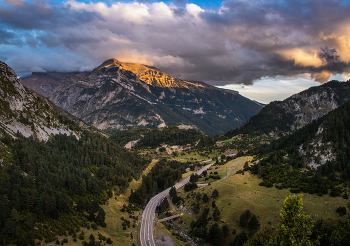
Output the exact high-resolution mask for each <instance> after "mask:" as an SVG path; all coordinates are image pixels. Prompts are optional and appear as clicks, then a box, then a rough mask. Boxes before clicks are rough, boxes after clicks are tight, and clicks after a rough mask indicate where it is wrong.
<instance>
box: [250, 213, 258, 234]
mask: <svg viewBox="0 0 350 246" xmlns="http://www.w3.org/2000/svg"><path fill="white" fill-rule="evenodd" d="M259 227H260V223H259V220H258V218H257V217H256V215H255V214H254V215H253V216H252V218H251V219H250V221H249V223H248V228H249V229H250V230H252V231H256V230H258V229H259Z"/></svg>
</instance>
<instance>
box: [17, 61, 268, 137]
mask: <svg viewBox="0 0 350 246" xmlns="http://www.w3.org/2000/svg"><path fill="white" fill-rule="evenodd" d="M21 82H22V83H23V84H24V85H27V86H29V87H30V88H32V89H33V90H36V91H37V92H38V93H40V94H42V95H44V96H47V97H48V98H49V99H50V100H51V101H52V102H54V103H55V104H56V105H57V106H59V107H60V108H62V109H64V110H66V111H68V112H69V113H71V114H73V115H75V116H77V117H79V118H81V119H83V120H85V121H86V122H88V123H91V124H93V125H94V126H96V127H97V128H99V129H107V128H111V129H120V130H127V129H132V128H141V127H151V128H155V127H162V126H166V125H179V124H185V125H191V126H194V127H196V128H198V129H199V130H201V131H203V132H204V133H206V134H208V135H216V134H220V133H223V132H225V131H228V130H230V129H232V128H236V127H238V126H240V125H242V124H243V123H244V122H245V121H247V120H248V119H249V118H250V117H251V116H253V115H255V114H257V113H258V112H259V111H260V109H261V108H262V105H260V104H259V103H257V102H254V101H251V100H249V99H247V98H245V97H243V96H241V95H240V94H239V93H238V92H236V91H231V90H222V89H218V88H215V87H213V86H210V85H207V84H205V83H202V82H189V81H183V80H180V79H178V78H175V77H173V76H171V75H168V74H166V73H165V72H163V71H161V70H159V69H157V68H155V67H150V66H145V65H139V64H132V63H122V62H119V61H117V60H115V59H111V60H108V61H106V62H104V63H103V64H101V65H100V66H99V67H97V68H95V69H94V70H93V71H92V72H89V73H86V72H84V73H71V74H60V73H47V74H46V73H33V74H32V75H31V76H30V77H28V78H26V79H24V80H22V81H21Z"/></svg>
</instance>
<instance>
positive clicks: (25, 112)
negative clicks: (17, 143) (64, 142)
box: [0, 62, 87, 140]
mask: <svg viewBox="0 0 350 246" xmlns="http://www.w3.org/2000/svg"><path fill="white" fill-rule="evenodd" d="M0 82H1V84H0V105H1V107H0V119H1V120H0V133H1V135H4V134H9V135H10V136H14V135H15V134H16V133H17V132H19V133H21V134H22V135H23V136H25V137H29V136H34V137H35V138H38V139H40V140H48V139H49V137H50V136H51V135H55V134H67V135H71V134H73V135H75V136H76V137H78V135H79V131H80V130H81V129H80V127H79V126H77V125H76V124H74V120H73V119H72V118H70V117H69V116H68V114H67V113H64V112H61V113H57V112H56V111H57V109H55V108H56V107H55V105H53V104H52V103H50V102H49V101H48V100H47V99H46V98H44V97H42V96H41V95H40V94H37V93H36V92H34V91H32V90H30V89H28V88H26V87H24V86H23V85H22V84H21V83H20V81H19V80H18V79H17V75H16V74H15V72H14V71H13V70H12V69H11V68H10V67H9V66H7V65H6V64H5V63H3V62H0ZM80 123H81V126H84V127H86V128H87V126H86V125H84V123H82V122H80Z"/></svg>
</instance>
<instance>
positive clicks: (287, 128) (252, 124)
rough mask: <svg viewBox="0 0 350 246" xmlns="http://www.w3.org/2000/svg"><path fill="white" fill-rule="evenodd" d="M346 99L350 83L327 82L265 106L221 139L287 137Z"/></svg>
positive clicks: (349, 91)
mask: <svg viewBox="0 0 350 246" xmlns="http://www.w3.org/2000/svg"><path fill="white" fill-rule="evenodd" d="M349 99H350V81H347V82H339V81H330V82H328V83H325V84H323V85H320V86H317V87H311V88H309V89H307V90H305V91H302V92H300V93H298V94H295V95H292V96H291V97H289V98H287V99H285V100H283V101H274V102H271V103H269V104H268V105H266V106H265V107H264V108H263V109H262V110H261V111H260V112H259V113H258V114H257V115H255V116H253V117H252V118H251V119H250V120H249V121H247V122H246V123H245V124H244V125H242V126H241V127H239V128H238V129H234V130H231V131H229V132H227V133H225V134H224V136H223V138H226V139H227V138H231V137H233V136H236V135H238V134H256V135H261V134H267V135H271V136H274V135H276V134H277V135H285V134H290V133H292V132H293V131H295V130H297V129H300V128H302V127H303V126H305V125H307V124H309V123H311V122H312V121H313V120H316V119H318V118H320V117H322V116H323V115H326V114H327V113H328V112H330V111H331V110H334V109H336V108H338V107H339V106H340V105H342V104H344V103H345V102H347V101H348V100H349Z"/></svg>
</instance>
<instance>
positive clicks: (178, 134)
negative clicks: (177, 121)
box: [110, 126, 203, 149]
mask: <svg viewBox="0 0 350 246" xmlns="http://www.w3.org/2000/svg"><path fill="white" fill-rule="evenodd" d="M202 136H203V134H202V133H201V132H199V131H198V130H196V129H188V130H185V129H179V128H178V127H177V126H168V127H164V128H161V129H137V130H130V131H120V132H117V133H115V134H113V135H112V136H111V137H110V139H111V140H112V141H114V142H115V143H117V144H119V145H120V146H124V145H125V144H126V143H128V142H129V141H134V140H138V139H140V140H139V141H138V142H137V143H136V145H135V146H134V148H135V149H141V148H155V147H159V146H160V145H161V144H168V145H186V144H191V145H193V144H194V143H195V142H196V141H198V140H199V139H200V138H201V137H202Z"/></svg>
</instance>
